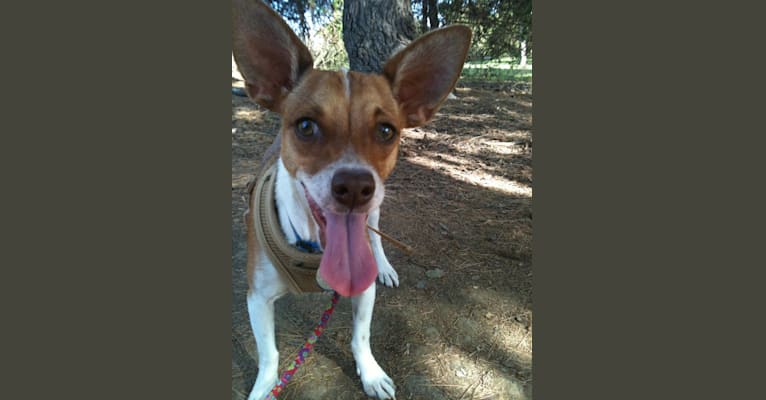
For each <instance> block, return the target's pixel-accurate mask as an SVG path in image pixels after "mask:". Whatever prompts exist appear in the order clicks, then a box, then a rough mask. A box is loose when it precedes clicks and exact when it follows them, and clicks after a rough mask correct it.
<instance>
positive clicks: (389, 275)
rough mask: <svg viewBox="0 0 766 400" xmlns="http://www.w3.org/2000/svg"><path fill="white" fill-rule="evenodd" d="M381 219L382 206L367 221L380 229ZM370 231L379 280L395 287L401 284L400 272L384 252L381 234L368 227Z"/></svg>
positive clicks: (371, 213)
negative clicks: (397, 271)
mask: <svg viewBox="0 0 766 400" xmlns="http://www.w3.org/2000/svg"><path fill="white" fill-rule="evenodd" d="M379 221H380V208H377V209H375V210H374V211H372V212H370V214H369V215H368V216H367V223H368V224H370V226H371V227H373V228H375V229H379V227H378V222H379ZM368 232H369V233H370V245H371V247H372V255H373V257H375V262H376V263H377V264H378V280H379V281H380V283H382V284H384V285H386V286H388V287H394V286H399V274H397V273H396V271H395V270H394V267H392V266H391V263H390V262H388V258H387V257H386V254H385V253H384V252H383V243H382V242H381V240H380V235H378V234H377V233H375V232H373V231H371V230H369V229H368Z"/></svg>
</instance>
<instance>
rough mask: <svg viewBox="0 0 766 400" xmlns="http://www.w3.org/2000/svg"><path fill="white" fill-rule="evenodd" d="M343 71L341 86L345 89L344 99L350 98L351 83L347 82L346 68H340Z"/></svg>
mask: <svg viewBox="0 0 766 400" xmlns="http://www.w3.org/2000/svg"><path fill="white" fill-rule="evenodd" d="M340 71H341V72H343V87H344V88H345V89H346V100H351V84H350V83H349V82H348V68H341V69H340Z"/></svg>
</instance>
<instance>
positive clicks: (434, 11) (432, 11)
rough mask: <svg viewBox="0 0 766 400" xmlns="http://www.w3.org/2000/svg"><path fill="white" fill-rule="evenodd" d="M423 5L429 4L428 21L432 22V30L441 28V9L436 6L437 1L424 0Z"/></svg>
mask: <svg viewBox="0 0 766 400" xmlns="http://www.w3.org/2000/svg"><path fill="white" fill-rule="evenodd" d="M423 3H428V20H429V21H430V22H431V29H436V28H438V27H439V8H438V7H437V5H436V0H423Z"/></svg>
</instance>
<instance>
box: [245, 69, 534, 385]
mask: <svg viewBox="0 0 766 400" xmlns="http://www.w3.org/2000/svg"><path fill="white" fill-rule="evenodd" d="M457 96H458V98H459V99H458V100H451V101H448V102H447V104H446V105H445V106H444V107H443V108H442V110H441V111H440V113H439V115H437V117H436V119H435V120H434V121H433V122H431V123H430V124H429V125H428V126H426V127H423V128H421V129H412V130H409V131H407V132H405V134H404V135H403V140H402V144H401V151H400V157H399V162H398V164H397V168H396V169H395V170H394V173H393V174H392V176H391V177H390V178H389V180H388V182H387V185H386V192H387V197H386V200H385V202H384V204H383V208H382V218H381V229H382V230H383V231H384V232H386V233H388V234H391V235H392V236H394V237H395V238H397V239H399V240H402V241H403V242H405V243H407V244H409V245H411V246H412V247H413V249H414V254H413V255H411V256H407V255H405V254H403V253H401V252H399V251H398V250H397V249H396V248H395V247H393V246H390V245H389V244H388V243H385V242H384V246H385V247H386V252H387V254H388V256H389V259H390V260H391V263H392V265H393V266H394V267H395V268H396V269H397V271H398V272H399V275H400V282H401V286H400V287H399V288H394V289H389V288H383V287H380V286H379V290H378V298H377V301H376V308H375V313H374V314H375V316H374V318H373V324H372V338H371V342H372V348H373V353H374V354H375V356H376V358H377V360H378V362H379V363H380V364H381V366H382V367H383V368H384V369H385V370H386V371H387V372H388V374H389V375H390V376H391V377H392V378H393V379H394V382H395V383H396V384H397V388H398V389H397V398H399V399H525V398H531V393H532V368H531V362H532V311H531V305H532V297H531V296H532V260H531V240H532V211H531V197H532V189H531V185H532V167H531V158H532V133H531V132H532V117H531V107H532V96H531V92H530V88H529V85H525V84H512V85H511V84H508V85H502V84H493V83H487V84H475V83H472V84H465V85H462V86H460V87H459V88H458V90H457ZM278 126H279V120H278V118H277V116H276V115H274V114H272V113H268V112H264V111H262V110H260V109H258V108H257V107H256V106H254V105H252V104H250V103H249V102H248V101H246V100H244V99H241V98H237V97H232V129H236V130H235V131H234V133H233V134H232V233H233V238H234V242H233V243H232V250H233V259H232V262H233V277H234V281H233V282H232V287H233V305H232V321H233V326H232V346H233V360H232V399H243V398H246V395H247V393H248V391H249V389H250V386H251V385H252V384H253V381H254V379H255V375H256V371H257V361H256V360H257V357H256V355H257V350H256V349H255V345H254V341H253V338H252V333H251V332H250V327H249V323H248V317H247V312H246V307H245V302H244V295H245V290H246V284H245V282H244V278H245V274H244V265H245V247H244V246H245V241H244V227H243V226H242V218H241V215H242V212H243V211H244V204H243V203H242V200H241V197H242V195H243V189H244V185H245V184H246V182H247V181H248V180H249V179H250V173H251V172H252V171H253V169H254V168H255V166H256V165H257V162H258V160H259V158H260V155H261V154H262V152H263V151H264V150H265V149H266V147H268V145H269V144H270V143H271V141H272V140H273V137H274V136H273V135H274V133H275V132H276V129H277V127H278ZM435 268H439V269H441V270H442V271H444V276H443V277H441V278H428V277H427V276H426V274H425V273H426V272H427V271H428V270H432V269H435ZM326 299H327V296H326V295H322V294H312V295H307V296H286V297H285V298H283V299H281V300H280V301H278V302H277V306H276V310H277V315H278V320H277V341H278V346H279V348H280V360H281V361H282V364H283V365H282V366H285V365H287V363H289V362H290V360H292V359H293V358H294V357H295V352H296V351H297V350H298V348H299V347H300V346H301V344H302V343H303V341H304V340H305V337H306V335H307V334H308V333H309V332H310V330H311V329H312V328H313V326H314V324H316V320H317V318H319V315H320V314H321V308H322V306H323V305H324V304H325V302H326ZM350 325H351V312H350V304H349V302H348V300H341V302H340V303H339V304H338V307H337V309H336V311H335V314H334V315H333V318H332V320H331V321H330V323H329V325H328V328H327V329H326V331H325V333H324V335H323V336H322V338H321V339H320V340H319V342H318V344H317V346H316V347H315V350H314V351H313V352H312V354H311V356H310V357H309V359H308V361H307V362H306V364H305V365H304V366H303V367H302V368H301V370H300V371H299V372H298V374H297V375H296V376H295V378H294V379H293V381H292V382H291V384H290V385H289V386H288V388H287V392H286V398H289V399H322V398H337V399H364V398H366V397H365V396H364V394H363V392H362V390H361V385H360V383H359V380H358V378H357V376H356V372H355V367H354V363H353V358H352V356H351V352H350V341H351V336H350Z"/></svg>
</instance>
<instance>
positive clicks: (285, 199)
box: [274, 158, 321, 246]
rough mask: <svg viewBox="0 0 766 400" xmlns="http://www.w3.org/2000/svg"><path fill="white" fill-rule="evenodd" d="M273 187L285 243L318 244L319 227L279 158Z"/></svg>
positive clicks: (295, 181)
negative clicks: (300, 241)
mask: <svg viewBox="0 0 766 400" xmlns="http://www.w3.org/2000/svg"><path fill="white" fill-rule="evenodd" d="M274 186H275V188H274V191H275V193H274V199H275V200H276V203H277V213H278V215H279V224H280V226H281V228H282V232H283V233H284V234H285V238H287V242H288V243H290V244H293V245H294V244H296V243H297V242H298V240H304V241H308V242H313V243H317V244H318V243H319V226H318V225H317V223H316V221H314V217H313V216H312V215H311V208H310V207H309V203H308V200H306V195H305V193H304V191H303V186H301V184H300V182H298V180H297V179H295V178H293V177H291V176H290V174H289V173H288V172H287V169H286V168H285V165H284V164H283V163H282V159H281V158H279V159H277V176H276V181H275V182H274ZM296 234H297V236H296ZM320 246H321V245H320Z"/></svg>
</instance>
